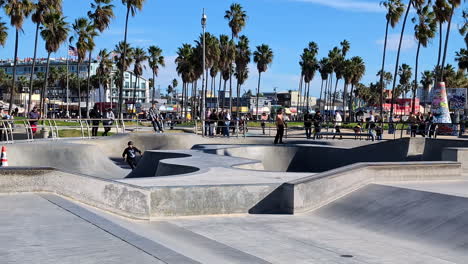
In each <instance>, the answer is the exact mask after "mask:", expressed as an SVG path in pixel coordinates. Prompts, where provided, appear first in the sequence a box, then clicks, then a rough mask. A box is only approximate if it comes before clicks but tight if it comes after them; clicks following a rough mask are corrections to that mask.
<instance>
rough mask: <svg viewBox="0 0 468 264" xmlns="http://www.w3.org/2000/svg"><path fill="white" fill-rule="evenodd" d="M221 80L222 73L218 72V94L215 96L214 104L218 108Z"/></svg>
mask: <svg viewBox="0 0 468 264" xmlns="http://www.w3.org/2000/svg"><path fill="white" fill-rule="evenodd" d="M222 82H223V74H222V73H221V72H220V73H219V86H218V96H216V106H217V107H218V108H219V95H220V94H221V84H222Z"/></svg>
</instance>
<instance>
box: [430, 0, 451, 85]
mask: <svg viewBox="0 0 468 264" xmlns="http://www.w3.org/2000/svg"><path fill="white" fill-rule="evenodd" d="M433 9H434V13H435V16H436V20H437V22H438V23H439V53H438V56H437V68H439V67H440V59H441V58H442V45H443V27H442V25H443V24H444V23H445V22H447V21H448V20H449V19H450V12H451V10H450V5H449V4H448V3H447V1H446V0H436V1H435V4H434V6H433ZM437 80H438V76H436V81H437Z"/></svg>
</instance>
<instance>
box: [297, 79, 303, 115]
mask: <svg viewBox="0 0 468 264" xmlns="http://www.w3.org/2000/svg"><path fill="white" fill-rule="evenodd" d="M303 79H304V75H302V74H301V79H300V80H299V90H298V91H297V106H296V109H297V110H296V112H297V115H299V106H300V105H301V93H302V80H303ZM298 118H299V116H298Z"/></svg>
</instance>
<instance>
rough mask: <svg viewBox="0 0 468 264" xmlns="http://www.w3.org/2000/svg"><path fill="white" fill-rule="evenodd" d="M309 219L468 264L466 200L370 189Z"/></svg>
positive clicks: (373, 186) (388, 188)
mask: <svg viewBox="0 0 468 264" xmlns="http://www.w3.org/2000/svg"><path fill="white" fill-rule="evenodd" d="M308 214H309V215H310V216H313V217H318V218H319V219H322V220H323V221H326V222H327V223H330V224H331V225H333V226H335V227H337V228H341V227H343V228H345V229H346V230H355V231H357V232H359V230H366V231H371V232H375V233H376V234H383V235H385V236H386V237H387V238H386V239H388V240H391V239H398V240H404V241H408V242H410V243H411V242H412V243H416V244H418V245H421V246H422V245H426V247H425V248H426V249H428V248H431V246H432V247H433V248H434V249H435V251H433V252H431V254H435V255H436V256H437V257H438V258H440V259H444V260H445V261H450V263H452V262H453V263H467V261H468V257H467V255H466V252H467V250H468V198H465V197H459V196H452V195H446V194H442V193H433V192H426V191H418V190H413V189H406V188H398V187H393V186H386V185H379V184H370V185H367V186H365V187H363V188H361V189H359V190H357V191H355V192H352V193H350V194H348V195H346V196H344V197H342V198H340V199H338V200H336V201H334V202H332V203H330V204H328V205H325V206H323V207H322V208H319V209H318V210H316V211H314V212H310V213H308ZM445 261H444V262H445ZM409 262H411V261H408V263H409Z"/></svg>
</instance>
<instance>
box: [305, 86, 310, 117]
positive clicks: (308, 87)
mask: <svg viewBox="0 0 468 264" xmlns="http://www.w3.org/2000/svg"><path fill="white" fill-rule="evenodd" d="M306 86H307V96H306V97H307V103H306V109H307V112H309V107H310V105H309V92H310V81H309V82H308V83H306Z"/></svg>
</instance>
